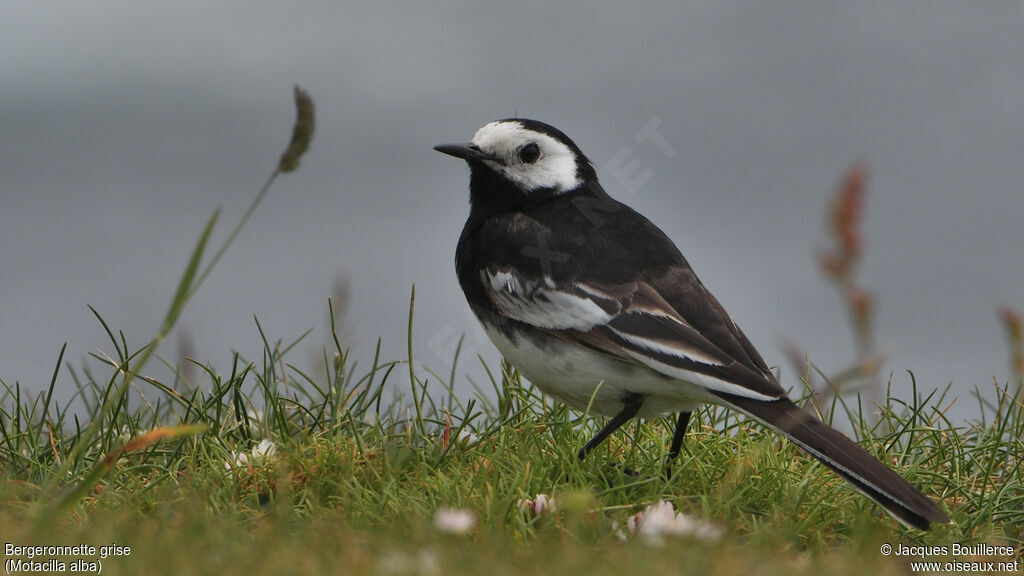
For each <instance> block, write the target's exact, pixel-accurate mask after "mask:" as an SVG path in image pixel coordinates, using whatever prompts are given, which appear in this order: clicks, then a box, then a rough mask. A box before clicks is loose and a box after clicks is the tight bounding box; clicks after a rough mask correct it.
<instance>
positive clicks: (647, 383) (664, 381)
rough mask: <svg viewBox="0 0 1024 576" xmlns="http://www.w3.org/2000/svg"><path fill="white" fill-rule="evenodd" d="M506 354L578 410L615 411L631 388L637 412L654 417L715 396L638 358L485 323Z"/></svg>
mask: <svg viewBox="0 0 1024 576" xmlns="http://www.w3.org/2000/svg"><path fill="white" fill-rule="evenodd" d="M483 326H484V330H485V331H486V332H487V336H488V337H489V338H490V339H491V342H493V343H494V345H495V346H496V347H497V348H498V350H499V351H501V354H502V356H504V357H505V359H506V360H508V362H509V363H511V364H512V365H513V366H515V367H516V368H517V369H518V370H519V371H520V372H522V373H523V375H524V376H526V378H527V379H528V380H529V381H530V382H532V383H533V384H534V385H535V386H537V387H538V388H540V389H541V390H542V391H543V392H544V393H545V394H548V395H550V396H552V397H554V398H556V399H558V400H561V401H562V402H565V403H566V404H568V405H569V406H571V407H572V408H575V409H576V410H580V411H585V410H587V406H588V405H589V406H590V413H591V414H598V415H602V416H613V415H615V414H617V413H618V412H619V411H621V410H622V407H623V404H622V403H623V399H624V398H626V397H627V396H628V395H629V394H640V395H641V396H643V397H644V401H643V405H642V406H641V407H640V412H639V413H638V416H640V417H641V418H651V417H656V416H663V415H665V414H669V413H672V412H685V411H690V410H693V409H694V408H695V407H696V406H698V405H700V404H702V403H704V402H708V401H714V397H713V396H711V395H710V394H709V393H708V392H707V391H706V390H705V389H704V388H703V387H701V386H698V385H695V384H692V383H690V382H685V381H682V380H677V379H674V378H670V377H668V376H666V375H664V374H661V373H660V372H657V371H655V370H652V369H650V368H648V367H646V366H642V365H640V364H634V363H630V362H624V361H621V360H617V359H615V358H612V357H611V356H607V355H604V354H601V353H598V352H595V351H593V350H589V349H587V348H584V347H581V346H576V345H573V344H570V343H568V342H566V341H564V340H561V339H559V338H556V337H554V336H551V335H549V334H545V333H542V332H537V331H534V332H532V333H531V337H525V336H520V335H519V334H517V335H516V337H515V338H514V340H515V342H514V343H513V340H512V339H509V338H508V337H506V336H505V334H504V333H503V332H502V331H501V330H498V329H497V328H494V327H493V326H489V325H488V324H487V323H483Z"/></svg>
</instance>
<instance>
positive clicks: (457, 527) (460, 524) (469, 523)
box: [434, 508, 476, 534]
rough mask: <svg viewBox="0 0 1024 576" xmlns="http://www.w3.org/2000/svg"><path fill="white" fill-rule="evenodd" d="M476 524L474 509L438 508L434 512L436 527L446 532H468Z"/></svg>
mask: <svg viewBox="0 0 1024 576" xmlns="http://www.w3.org/2000/svg"><path fill="white" fill-rule="evenodd" d="M474 524H476V516H474V515H473V511H472V510H461V509H456V508H438V510H437V512H436V513H435V514H434V527H435V528H437V529H438V530H440V531H441V532H444V533H445V534H466V533H468V532H469V531H470V530H472V529H473V525H474Z"/></svg>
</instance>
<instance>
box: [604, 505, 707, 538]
mask: <svg viewBox="0 0 1024 576" xmlns="http://www.w3.org/2000/svg"><path fill="white" fill-rule="evenodd" d="M626 526H627V529H628V530H629V533H630V534H639V535H640V537H641V538H643V539H644V541H645V542H647V543H648V544H651V545H654V546H659V545H661V544H662V543H663V542H664V538H665V537H666V536H673V537H681V536H688V537H691V538H696V539H698V540H702V541H705V542H713V541H715V540H718V539H719V538H721V537H722V534H724V533H725V530H724V529H723V528H722V527H721V526H719V525H717V524H713V523H711V522H707V521H704V520H700V519H698V518H695V517H693V516H688V515H686V514H683V513H681V512H677V511H676V510H675V508H674V507H673V506H672V503H671V502H666V501H664V500H658V501H657V502H655V503H654V504H652V505H650V506H648V507H647V508H645V509H644V510H643V511H642V512H637V513H636V514H634V515H632V516H630V518H629V521H628V522H627V524H626ZM619 532H620V533H621V530H620V531H619Z"/></svg>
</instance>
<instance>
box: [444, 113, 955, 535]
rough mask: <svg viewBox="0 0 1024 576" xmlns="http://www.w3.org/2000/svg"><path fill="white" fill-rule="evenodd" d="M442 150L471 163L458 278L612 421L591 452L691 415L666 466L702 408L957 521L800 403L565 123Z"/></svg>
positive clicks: (578, 400)
mask: <svg viewBox="0 0 1024 576" xmlns="http://www.w3.org/2000/svg"><path fill="white" fill-rule="evenodd" d="M435 150H437V151H439V152H443V153H445V154H448V155H450V156H455V157H456V158H462V159H464V160H466V162H468V163H469V167H470V181H469V201H470V206H471V209H470V213H469V219H468V220H467V221H466V226H465V228H463V230H462V236H461V237H460V238H459V244H458V249H457V251H456V255H455V266H456V270H457V272H458V277H459V283H460V284H461V285H462V290H463V292H465V295H466V299H467V300H468V301H469V304H470V306H471V307H472V309H473V311H474V313H475V314H476V316H477V318H479V320H480V322H481V323H482V324H483V327H484V329H485V331H486V332H487V335H488V336H489V337H490V339H491V341H492V342H494V344H495V346H497V347H498V350H500V351H501V353H502V355H504V357H505V359H506V360H508V361H509V362H510V363H511V364H512V365H513V366H515V367H516V368H518V369H519V371H520V372H522V374H523V375H525V376H526V377H527V378H528V379H529V380H530V382H532V383H533V384H534V385H536V386H538V387H539V388H540V389H541V390H543V391H544V392H545V393H547V394H549V395H551V396H553V397H555V398H557V399H559V400H561V401H563V402H565V403H566V404H568V405H569V406H571V407H573V408H575V409H577V410H586V409H587V408H588V407H589V410H590V411H591V412H592V413H595V414H599V415H603V416H611V420H610V421H609V422H608V423H607V424H606V425H605V426H604V427H603V428H602V429H601V430H600V432H598V433H597V435H596V436H595V437H594V438H593V439H592V440H590V441H589V442H587V444H586V446H584V447H583V449H581V450H580V452H579V457H580V458H583V457H584V456H585V455H586V454H587V453H588V452H589V451H591V450H593V449H594V447H595V446H597V445H598V444H600V443H601V442H602V441H603V440H604V439H605V438H607V437H608V436H609V435H610V434H611V433H613V432H614V431H615V430H616V429H618V428H619V427H620V426H622V425H623V424H625V423H626V422H628V421H629V420H630V419H632V418H633V417H634V416H639V417H642V418H650V417H657V416H662V415H665V414H670V413H674V412H678V413H679V419H678V421H677V423H676V428H675V434H674V435H673V438H672V445H671V447H670V449H669V455H668V456H669V459H670V460H671V459H672V458H674V457H676V456H677V455H678V454H679V451H680V448H681V447H682V443H683V436H684V435H685V433H686V427H687V424H688V423H689V419H690V413H691V411H693V410H694V409H695V408H696V407H697V406H699V405H700V404H703V403H704V402H714V403H716V404H721V405H724V406H727V407H729V408H732V409H735V410H739V411H740V412H743V413H744V414H747V415H748V416H751V417H753V418H755V419H757V420H759V421H761V422H763V423H764V424H767V425H768V426H770V427H772V428H774V429H775V430H777V431H779V432H780V433H782V434H783V435H785V436H786V437H787V438H789V439H790V440H792V441H793V442H795V443H796V444H797V445H798V446H799V447H801V448H803V449H804V450H806V451H807V452H808V453H809V454H811V455H812V456H814V457H815V458H817V459H818V460H820V461H821V462H822V463H823V464H825V465H826V466H828V467H829V468H831V469H832V470H834V471H835V472H836V473H837V474H839V476H841V477H843V478H845V479H846V480H847V481H849V482H850V483H851V484H853V486H854V487H856V488H857V489H858V490H860V491H861V492H863V493H864V494H865V495H866V496H868V497H869V498H871V499H872V500H874V501H875V502H877V503H878V504H880V505H881V506H882V507H883V508H884V509H885V510H887V511H888V512H889V513H891V514H892V515H893V516H895V517H896V518H897V519H899V520H901V521H903V522H904V523H906V524H908V525H911V526H914V527H917V528H920V529H927V528H928V527H929V525H930V524H931V523H933V522H948V521H949V518H948V517H947V516H946V515H945V514H944V513H943V512H942V511H941V510H940V509H939V508H938V507H937V506H936V505H935V504H933V503H932V501H931V500H929V499H928V498H927V497H925V496H924V495H923V494H921V493H920V492H919V491H918V490H917V489H916V488H914V487H913V486H911V485H910V484H909V483H907V481H906V480H904V479H903V478H902V477H900V476H899V475H898V474H896V473H895V472H894V471H893V470H892V469H890V468H889V467H887V466H886V465H885V464H882V463H881V462H879V461H878V460H876V459H875V458H874V457H872V456H871V455H870V454H868V453H867V452H866V451H864V450H863V449H862V448H861V447H860V446H858V445H857V444H855V443H854V442H852V441H851V440H850V439H849V438H847V437H846V436H844V435H843V434H841V433H839V432H837V431H836V430H834V429H832V428H830V427H829V426H827V425H826V424H824V423H822V422H821V421H820V420H818V419H817V418H816V417H814V416H812V415H811V414H809V413H807V412H805V411H804V410H802V409H800V408H799V407H797V406H796V404H794V403H793V402H792V401H790V400H789V398H787V396H786V392H785V391H784V390H783V389H782V387H781V386H779V383H778V381H776V379H775V376H774V375H773V374H772V373H771V371H770V370H769V369H768V365H767V364H765V362H764V360H763V359H762V358H761V355H760V354H758V352H757V350H755V349H754V346H753V345H752V344H751V343H750V341H749V340H747V337H746V336H744V335H743V332H742V331H740V329H739V328H738V327H737V326H736V324H735V323H734V322H733V321H732V319H731V318H730V317H729V315H728V314H727V313H726V312H725V310H724V309H723V308H722V305H721V304H719V303H718V300H716V299H715V297H714V296H712V295H711V293H710V292H709V291H708V290H707V288H705V287H704V285H703V284H702V283H701V281H700V280H699V279H698V278H697V276H696V275H695V274H694V272H693V270H692V269H691V268H690V265H689V264H688V263H687V262H686V259H685V258H683V255H682V254H681V253H680V252H679V249H678V248H676V246H675V245H674V244H673V243H672V241H671V240H669V238H668V237H667V236H666V235H665V234H664V233H663V232H662V231H661V230H659V229H658V227H657V226H655V225H654V224H652V223H651V222H650V221H649V220H647V219H646V218H644V217H643V216H641V215H640V214H638V213H637V212H635V211H634V210H632V209H631V208H629V207H628V206H626V205H624V204H622V203H620V202H617V201H615V200H614V199H612V198H611V197H610V196H609V195H608V194H607V193H606V192H605V191H604V189H603V188H602V187H601V184H600V183H599V182H598V180H597V173H596V172H595V170H594V167H593V166H592V165H591V163H590V161H589V160H588V159H587V157H586V156H584V155H583V152H581V151H580V149H579V148H578V147H577V146H576V144H574V143H573V142H572V140H570V139H569V138H568V137H567V136H566V135H565V134H563V133H562V132H561V131H559V130H558V129H556V128H554V127H553V126H549V125H547V124H544V123H543V122H538V121H535V120H525V119H507V120H499V121H496V122H491V123H490V124H487V125H486V126H484V127H483V128H481V129H480V130H479V131H477V133H476V135H474V136H473V140H472V141H471V142H469V143H466V144H442V145H439V146H435Z"/></svg>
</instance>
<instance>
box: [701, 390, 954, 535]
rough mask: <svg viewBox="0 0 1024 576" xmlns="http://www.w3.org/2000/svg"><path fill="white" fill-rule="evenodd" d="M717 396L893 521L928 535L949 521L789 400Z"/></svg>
mask: <svg viewBox="0 0 1024 576" xmlns="http://www.w3.org/2000/svg"><path fill="white" fill-rule="evenodd" d="M716 395H717V396H719V397H720V398H721V399H722V400H723V403H725V404H726V405H728V406H731V407H733V408H735V409H737V410H739V411H741V412H743V413H745V414H747V415H749V416H752V417H753V418H756V419H757V420H760V421H761V422H763V423H765V424H767V425H768V426H771V427H772V428H774V429H775V430H778V431H779V432H780V433H782V434H783V435H784V436H786V437H787V438H789V439H790V440H792V441H793V442H794V443H795V444H796V445H797V446H799V447H800V448H802V449H804V450H805V451H807V453H808V454H810V455H811V456H814V457H815V458H817V459H818V460H820V461H821V463H822V464H824V465H825V466H828V467H829V468H831V469H832V470H833V471H835V473H836V474H838V475H839V476H840V477H842V478H844V479H845V480H847V481H848V482H850V483H851V484H853V485H854V486H855V487H856V488H857V489H858V490H860V491H861V492H862V493H863V494H864V495H865V496H867V497H868V498H871V499H872V500H874V501H875V502H877V503H878V504H879V505H880V506H881V507H882V508H885V510H886V511H887V512H889V513H890V514H892V515H893V516H894V517H895V518H896V519H897V520H900V521H901V522H903V523H905V524H908V525H910V526H913V527H915V528H918V529H920V530H927V529H928V528H929V526H931V524H932V523H933V522H939V523H946V522H949V517H948V516H946V514H945V513H944V512H943V511H942V510H940V509H939V507H938V506H936V505H935V504H934V503H933V502H932V501H931V500H929V499H928V497H926V496H925V495H924V494H921V492H920V491H918V490H917V488H914V487H913V486H911V485H910V483H908V482H907V481H906V480H904V479H903V478H902V477H901V476H900V475H899V474H897V473H896V472H894V471H893V470H892V469H891V468H889V467H888V466H886V465H885V464H883V463H881V462H879V461H878V460H877V459H875V457H874V456H872V455H870V454H868V453H867V452H866V451H865V450H864V449H863V448H861V447H860V446H858V445H857V444H855V443H854V442H853V441H852V440H850V439H849V438H847V437H846V436H844V435H843V434H842V433H840V432H839V431H837V430H835V429H833V428H831V427H829V426H828V425H827V424H825V423H823V422H822V421H820V420H818V419H817V418H816V417H814V416H813V415H811V414H809V413H808V412H805V411H804V410H801V409H800V408H799V407H798V406H797V405H796V404H794V403H793V402H791V401H790V400H789V399H788V398H782V399H780V400H775V401H771V402H764V401H759V400H753V399H750V398H742V397H739V396H732V395H729V394H717V393H716Z"/></svg>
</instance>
